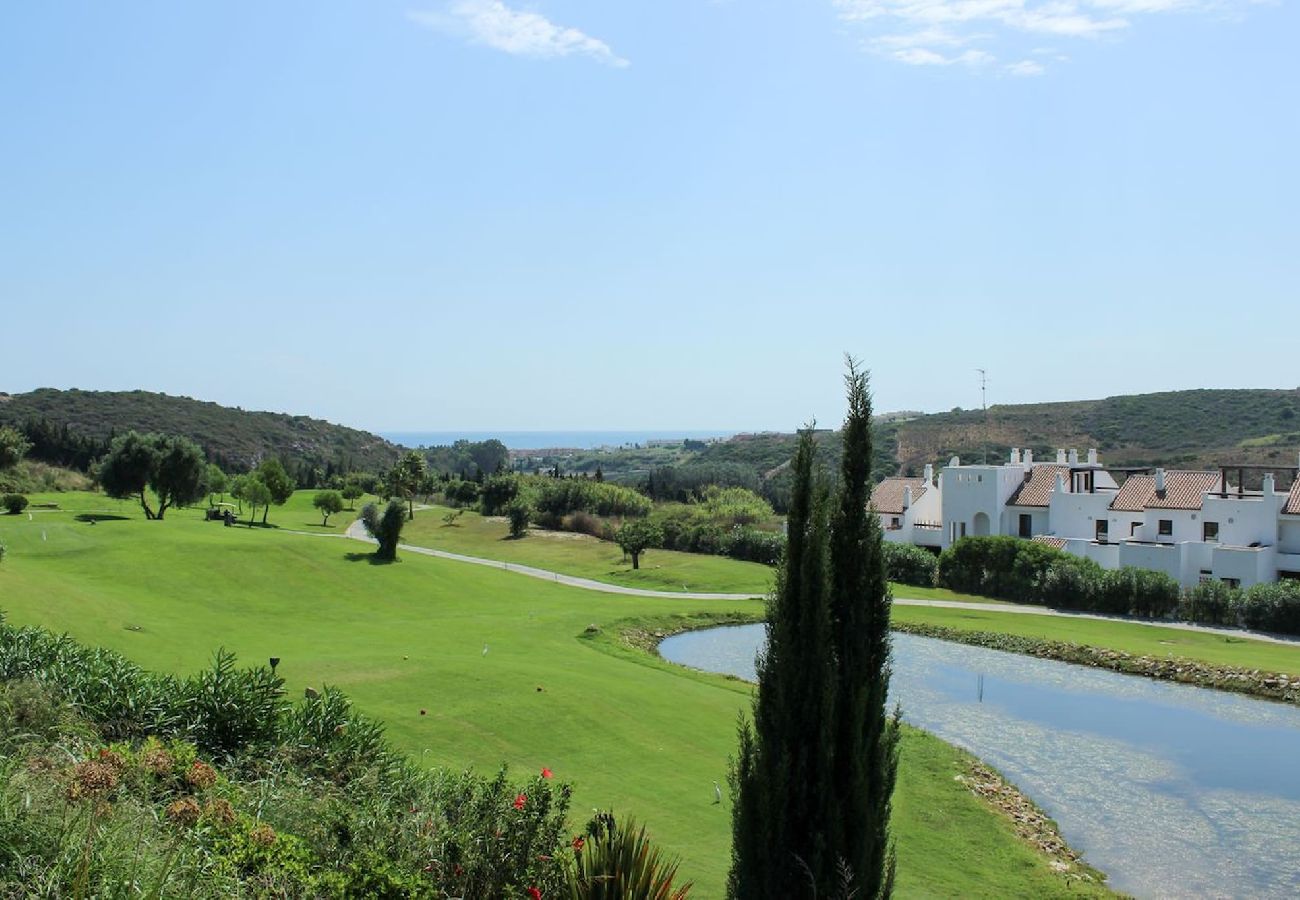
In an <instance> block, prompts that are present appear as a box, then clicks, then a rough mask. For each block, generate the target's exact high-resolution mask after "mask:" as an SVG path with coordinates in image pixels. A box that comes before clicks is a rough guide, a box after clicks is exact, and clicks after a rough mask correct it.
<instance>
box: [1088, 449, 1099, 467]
mask: <svg viewBox="0 0 1300 900" xmlns="http://www.w3.org/2000/svg"><path fill="white" fill-rule="evenodd" d="M1088 465H1090V466H1095V465H1097V448H1096V447H1089V448H1088Z"/></svg>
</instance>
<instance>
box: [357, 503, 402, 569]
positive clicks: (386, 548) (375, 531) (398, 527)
mask: <svg viewBox="0 0 1300 900" xmlns="http://www.w3.org/2000/svg"><path fill="white" fill-rule="evenodd" d="M361 523H362V524H363V525H365V527H366V531H367V532H368V533H369V534H370V536H371V537H372V538H374V539H375V540H376V541H378V542H379V549H377V550H376V551H375V558H376V559H379V560H383V561H385V562H392V561H393V560H395V559H397V545H398V543H399V542H400V541H401V539H402V528H403V526H405V524H406V509H405V508H404V507H403V506H402V501H400V500H395V499H394V500H389V501H388V505H387V506H385V507H384V511H383V512H382V513H381V512H380V511H379V507H378V506H376V505H375V504H373V503H367V504H366V505H365V506H363V507H362V508H361Z"/></svg>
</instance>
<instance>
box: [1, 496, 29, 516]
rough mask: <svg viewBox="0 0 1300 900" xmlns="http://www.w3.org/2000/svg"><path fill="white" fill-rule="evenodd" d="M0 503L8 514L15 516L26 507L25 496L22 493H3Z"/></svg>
mask: <svg viewBox="0 0 1300 900" xmlns="http://www.w3.org/2000/svg"><path fill="white" fill-rule="evenodd" d="M0 505H3V506H4V508H5V510H6V511H7V512H8V513H9V515H11V516H16V515H18V514H19V513H20V512H22V511H23V510H24V509H26V508H27V498H26V497H24V496H23V495H22V494H5V495H4V497H2V498H0Z"/></svg>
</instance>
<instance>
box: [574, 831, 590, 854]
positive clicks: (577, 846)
mask: <svg viewBox="0 0 1300 900" xmlns="http://www.w3.org/2000/svg"><path fill="white" fill-rule="evenodd" d="M585 843H587V841H586V840H585V839H584V838H583V836H582V835H578V836H577V837H576V838H574V839H573V852H574V853H581V852H582V845H583V844H585Z"/></svg>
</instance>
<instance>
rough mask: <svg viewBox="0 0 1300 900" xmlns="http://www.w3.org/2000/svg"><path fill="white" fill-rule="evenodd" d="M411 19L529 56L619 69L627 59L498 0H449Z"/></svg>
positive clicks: (595, 40) (598, 42)
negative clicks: (580, 60)
mask: <svg viewBox="0 0 1300 900" xmlns="http://www.w3.org/2000/svg"><path fill="white" fill-rule="evenodd" d="M409 15H410V18H411V21H413V22H416V23H417V24H419V25H423V26H424V27H426V28H432V29H434V30H435V31H441V32H443V33H444V34H451V35H454V36H457V37H463V38H466V39H467V40H469V41H471V42H473V43H476V44H482V45H484V46H487V47H491V48H493V49H494V50H500V51H502V52H503V53H510V54H512V55H515V56H527V57H532V58H533V59H556V58H558V57H563V56H575V55H576V56H587V57H590V58H592V59H594V60H596V61H597V62H602V63H604V64H605V65H609V66H615V67H617V68H623V67H624V66H627V65H628V61H627V60H626V59H623V58H622V57H621V56H618V55H617V54H616V53H614V51H613V50H611V49H610V48H609V45H608V44H606V43H605V42H604V41H602V40H599V39H598V38H594V37H591V36H590V35H587V34H584V33H583V32H581V31H579V30H578V29H576V28H568V27H566V26H563V25H556V24H555V23H554V22H552V21H551V20H550V19H548V18H546V17H545V16H543V15H542V14H541V13H536V12H528V11H525V10H518V9H511V8H510V7H509V6H506V5H505V4H504V3H502V2H501V0H452V2H451V3H449V4H448V5H447V6H446V8H445V11H442V12H412V13H410V14H409Z"/></svg>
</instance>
